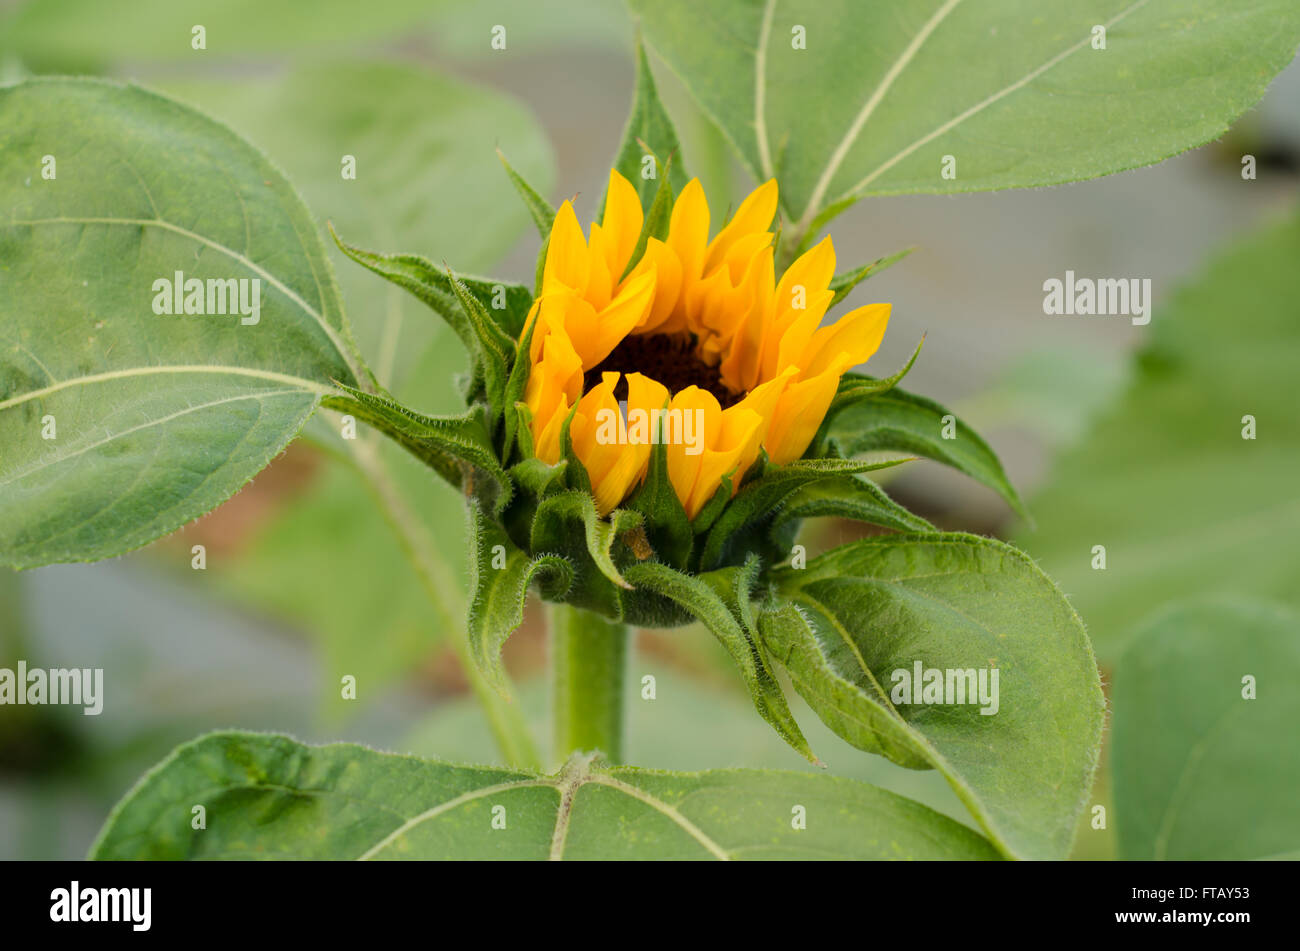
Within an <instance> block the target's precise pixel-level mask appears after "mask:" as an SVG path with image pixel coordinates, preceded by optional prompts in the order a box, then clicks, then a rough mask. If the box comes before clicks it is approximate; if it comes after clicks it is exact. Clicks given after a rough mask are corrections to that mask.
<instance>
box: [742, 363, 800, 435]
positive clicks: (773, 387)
mask: <svg viewBox="0 0 1300 951" xmlns="http://www.w3.org/2000/svg"><path fill="white" fill-rule="evenodd" d="M798 374H799V370H798V368H797V367H787V368H786V369H785V370H783V371H782V372H781V373H780V374H779V375H778V376H777V377H776V378H774V379H771V380H768V381H767V382H766V383H760V384H759V385H758V386H756V387H754V388H753V389H752V390H750V391H749V393H748V394H747V395H746V396H745V398H744V399H742V400H741V401H740V402H738V403H736V404H735V405H734V406H732V407H731V409H735V408H736V407H744V408H745V409H747V410H750V411H751V412H753V413H757V414H758V416H759V418H760V419H762V421H763V426H762V431H761V432H760V433H759V442H760V443H761V442H763V441H764V440H766V439H767V433H768V430H769V429H770V428H771V425H772V419H773V418H774V417H775V416H776V408H777V406H778V405H779V404H780V402H781V394H782V393H784V392H785V390H786V387H787V386H789V385H790V383H792V382H793V381H794V379H795V378H796V377H797V376H798Z"/></svg>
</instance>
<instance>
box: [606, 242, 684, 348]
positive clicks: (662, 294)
mask: <svg viewBox="0 0 1300 951" xmlns="http://www.w3.org/2000/svg"><path fill="white" fill-rule="evenodd" d="M651 270H653V271H655V272H656V277H655V291H654V301H653V303H652V304H651V305H650V310H649V311H647V312H646V315H645V317H643V318H642V320H641V323H640V324H638V325H637V327H636V330H635V331H634V332H635V333H639V334H644V333H650V332H651V331H652V330H653V331H658V332H660V333H672V332H674V331H673V330H670V329H669V328H668V327H667V324H668V320H669V317H671V316H672V313H673V309H674V308H675V307H676V306H677V297H678V294H679V292H680V291H681V286H682V265H681V262H680V261H678V260H677V253H676V252H675V251H673V249H672V248H670V247H669V246H668V245H666V244H664V243H663V242H662V241H660V240H659V239H658V238H651V239H649V240H648V241H647V242H646V246H645V254H643V255H642V256H641V260H640V261H638V262H637V265H636V267H634V268H633V269H632V273H631V274H629V275H628V276H627V281H626V282H624V284H623V285H622V286H627V284H628V283H630V282H631V281H633V280H635V279H636V278H638V277H640V276H641V275H642V274H645V273H646V272H647V271H651ZM678 329H679V330H684V329H686V328H685V326H682V327H680V328H678Z"/></svg>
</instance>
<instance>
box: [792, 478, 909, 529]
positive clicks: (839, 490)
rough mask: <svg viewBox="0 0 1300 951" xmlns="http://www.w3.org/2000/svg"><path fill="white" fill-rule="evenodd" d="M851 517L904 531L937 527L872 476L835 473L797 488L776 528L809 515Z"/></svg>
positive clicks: (811, 516)
mask: <svg viewBox="0 0 1300 951" xmlns="http://www.w3.org/2000/svg"><path fill="white" fill-rule="evenodd" d="M820 516H833V517H836V518H848V519H853V520H855V521H858V522H866V523H868V524H870V525H879V526H881V527H883V528H892V529H895V530H896V531H900V532H929V531H934V526H933V525H931V524H930V523H929V522H927V521H926V520H925V519H923V518H921V516H919V515H913V514H912V513H911V512H909V511H908V510H907V509H905V508H903V507H902V506H901V505H899V504H898V503H897V502H895V501H894V500H893V499H891V498H890V497H889V496H888V495H886V494H885V490H884V489H882V488H881V487H880V486H878V485H876V483H874V482H872V481H871V480H870V479H861V478H858V477H857V476H849V475H845V476H832V477H830V478H826V479H820V480H818V481H816V482H813V483H810V484H808V485H805V486H802V487H800V488H798V489H795V490H794V491H793V492H791V493H790V494H789V495H787V496H786V497H785V499H784V501H783V502H782V503H781V508H780V509H779V510H778V511H777V513H776V514H775V515H774V516H773V518H772V528H773V530H776V529H778V528H780V527H781V526H783V525H787V524H789V523H791V522H796V521H799V520H800V519H805V518H816V517H820Z"/></svg>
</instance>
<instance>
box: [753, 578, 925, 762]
mask: <svg viewBox="0 0 1300 951" xmlns="http://www.w3.org/2000/svg"><path fill="white" fill-rule="evenodd" d="M758 630H759V633H760V639H761V640H762V642H763V644H764V645H765V646H766V647H767V648H768V649H769V650H770V651H771V652H772V656H773V657H774V658H775V660H776V661H777V662H778V663H780V665H781V667H782V668H784V669H785V671H786V672H787V673H788V674H789V675H790V678H791V682H792V683H793V684H794V687H795V691H796V692H797V693H798V694H799V695H800V696H801V697H803V698H804V699H805V700H806V701H808V702H809V704H810V705H811V706H812V708H813V711H814V712H815V713H816V714H817V715H818V716H819V717H821V718H822V720H823V721H824V722H825V723H826V725H827V726H829V727H830V728H831V729H832V730H833V731H834V732H835V733H836V734H838V735H839V736H840V737H842V738H843V739H844V740H845V741H846V742H848V743H849V744H850V745H852V746H855V747H857V748H858V749H860V750H863V751H864V752H867V753H875V754H877V755H878V756H884V757H885V758H887V759H889V760H890V761H892V762H894V763H897V764H898V765H899V766H902V767H904V768H905V769H932V768H933V764H932V763H931V762H930V761H929V760H928V759H926V758H925V757H924V756H923V755H921V754H920V753H919V752H918V751H917V749H916V744H915V741H914V740H912V739H911V738H910V737H908V736H907V733H906V729H905V728H904V727H903V726H902V725H901V723H900V722H899V718H898V715H897V713H895V712H894V707H893V705H892V704H891V703H890V702H889V696H888V694H887V693H886V691H885V689H884V687H882V686H881V684H880V682H879V681H878V680H877V679H876V677H875V676H874V675H873V674H872V672H871V670H870V669H869V668H862V669H860V670H859V671H858V678H857V679H856V680H854V679H852V678H851V677H850V676H848V675H845V674H841V673H839V672H838V671H837V670H836V669H835V668H834V667H833V666H832V665H831V663H830V662H829V661H828V660H827V659H826V655H827V654H831V655H832V656H833V654H834V652H835V651H836V650H844V649H848V646H847V645H848V637H847V636H846V635H845V634H843V633H842V632H841V630H840V628H839V626H838V625H837V624H836V622H835V619H834V617H833V616H832V615H830V614H826V613H823V612H820V611H812V610H809V609H808V608H807V607H806V606H803V605H801V604H799V603H797V602H795V601H786V600H783V599H781V598H780V597H777V596H776V595H771V596H769V598H768V599H767V600H766V601H765V602H763V603H762V604H761V605H760V606H759V610H758Z"/></svg>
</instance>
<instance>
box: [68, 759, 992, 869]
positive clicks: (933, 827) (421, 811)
mask: <svg viewBox="0 0 1300 951" xmlns="http://www.w3.org/2000/svg"><path fill="white" fill-rule="evenodd" d="M196 805H202V806H204V808H205V812H206V825H207V827H206V828H204V829H202V830H197V831H196V830H195V829H193V828H192V825H191V823H192V819H193V813H192V808H193V807H194V806H196ZM797 807H802V809H799V808H797ZM800 813H802V815H803V816H804V824H805V825H806V827H805V828H802V829H800V828H796V827H795V826H796V825H797V824H798V823H797V822H796V821H795V820H796V818H797V816H798V815H799V814H800ZM91 857H92V858H95V859H187V858H188V859H250V858H263V859H277V858H278V859H306V858H314V859H365V860H369V859H457V858H511V859H547V858H551V859H561V858H563V859H810V858H823V859H854V858H856V859H991V858H996V857H997V855H996V853H995V852H994V850H993V849H992V848H991V847H990V846H989V844H988V843H987V842H986V841H985V840H984V839H982V838H980V837H979V836H978V835H977V834H975V833H974V832H972V831H971V830H970V829H968V828H966V827H965V826H962V825H960V824H958V823H956V822H953V821H952V820H951V819H948V818H946V817H944V816H941V815H939V814H938V813H936V812H933V811H931V810H930V809H928V808H926V807H925V806H922V805H920V804H918V803H915V802H912V801H911V800H908V799H903V798H902V797H900V796H896V795H894V794H892V793H887V792H885V791H883V790H881V789H877V788H875V787H874V786H869V785H867V784H866V783H859V782H854V781H852V780H847V779H838V778H835V777H831V776H824V775H823V776H816V775H807V774H800V773H782V772H773V771H761V770H715V771H710V772H704V773H668V772H660V771H655V770H638V769H628V768H619V769H608V768H605V767H603V766H601V765H600V764H599V763H593V762H591V761H590V760H587V759H583V758H575V759H573V760H570V762H569V763H568V765H567V766H566V767H565V768H564V769H563V770H562V771H561V772H560V773H559V774H557V775H554V776H546V775H540V774H537V773H526V772H518V771H508V770H502V769H491V768H485V767H472V766H451V765H448V764H445V763H440V762H436V761H430V760H419V759H415V758H413V757H409V756H395V755H392V754H386V753H377V752H375V751H373V750H370V749H366V748H365V747H361V746H352V745H344V744H338V745H332V746H320V747H311V746H304V745H302V744H299V743H296V742H294V741H293V740H290V739H289V738H288V737H284V736H274V735H266V734H249V733H216V734H211V735H209V736H206V737H202V738H200V739H198V740H196V741H194V742H193V743H190V744H187V745H185V746H182V747H180V748H179V749H177V750H176V751H175V752H174V753H173V754H172V755H171V756H170V757H169V758H168V759H166V760H164V761H163V762H162V763H161V764H159V766H157V767H155V769H154V770H152V771H151V772H150V773H149V774H147V775H146V776H145V778H144V779H143V780H142V781H141V782H140V784H139V785H137V786H136V788H135V789H134V790H132V791H131V793H130V794H128V796H127V797H126V798H125V799H124V800H123V801H122V802H121V803H120V804H119V805H118V806H117V808H116V809H114V811H113V813H112V815H111V816H110V817H109V820H108V823H107V825H106V826H105V827H104V830H103V831H102V832H101V833H100V837H99V839H98V840H97V841H96V843H95V845H94V847H93V848H92V850H91Z"/></svg>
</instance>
